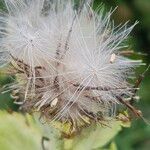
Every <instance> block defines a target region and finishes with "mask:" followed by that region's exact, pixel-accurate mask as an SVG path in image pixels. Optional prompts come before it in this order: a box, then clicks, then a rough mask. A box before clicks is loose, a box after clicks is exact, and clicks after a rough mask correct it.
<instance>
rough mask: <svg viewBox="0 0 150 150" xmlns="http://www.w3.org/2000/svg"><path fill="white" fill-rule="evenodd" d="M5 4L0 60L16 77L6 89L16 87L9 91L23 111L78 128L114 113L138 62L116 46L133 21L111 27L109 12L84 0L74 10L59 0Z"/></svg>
mask: <svg viewBox="0 0 150 150" xmlns="http://www.w3.org/2000/svg"><path fill="white" fill-rule="evenodd" d="M5 4H6V7H7V12H3V13H1V14H0V44H1V47H0V48H1V54H2V56H1V60H0V63H1V64H7V65H6V67H7V68H8V69H7V70H8V71H9V73H10V74H12V75H15V76H16V81H15V83H13V84H11V85H9V86H8V87H7V88H8V90H15V91H16V90H17V91H18V96H14V95H13V96H14V97H15V98H16V102H17V103H19V104H20V105H21V108H22V109H23V110H25V111H27V112H33V111H39V112H41V114H42V115H44V116H45V117H46V118H48V119H50V120H51V121H54V120H61V121H63V122H71V123H72V125H73V126H74V127H78V126H79V125H80V124H83V123H87V122H88V121H103V120H105V119H106V118H108V117H114V116H115V115H116V107H117V106H118V105H119V103H120V98H121V99H124V98H130V97H132V95H133V93H134V88H133V86H132V85H130V84H129V82H128V79H129V78H132V77H133V73H134V71H133V69H134V68H135V67H136V66H138V65H139V64H140V61H133V60H130V59H128V58H126V57H124V56H122V55H121V53H120V51H121V50H123V49H125V48H126V47H127V46H128V45H126V42H125V41H126V39H127V37H128V35H129V33H130V32H131V31H132V29H133V28H134V26H135V25H136V23H135V24H134V25H132V26H130V27H128V23H125V24H124V25H119V26H116V27H115V26H114V23H113V21H111V20H110V17H111V14H112V12H113V11H109V12H107V13H103V11H102V10H101V9H100V10H99V13H98V12H94V11H93V10H92V8H91V6H90V5H89V3H88V2H85V3H84V4H81V6H79V8H78V9H75V7H74V3H73V2H72V1H65V0H64V1H59V0H56V1H50V0H5ZM8 71H7V72H8ZM13 93H14V92H13ZM15 94H16V93H15ZM87 118H88V119H87Z"/></svg>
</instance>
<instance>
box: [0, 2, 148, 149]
mask: <svg viewBox="0 0 150 150" xmlns="http://www.w3.org/2000/svg"><path fill="white" fill-rule="evenodd" d="M101 3H103V4H104V5H105V7H106V9H108V10H109V9H110V8H115V7H116V6H118V8H117V9H116V11H115V12H114V14H113V15H112V18H113V19H114V20H115V23H116V24H119V23H124V22H126V21H128V20H130V22H129V24H131V25H132V24H133V23H134V22H135V21H139V24H137V25H136V27H135V28H134V30H133V32H132V34H131V35H132V37H130V38H129V41H128V42H129V44H130V45H131V46H130V47H129V48H128V49H129V50H134V51H136V52H138V53H139V52H141V53H143V54H144V55H135V56H134V58H135V59H142V60H143V61H144V62H145V63H146V64H147V65H148V64H149V63H150V0H95V2H94V8H97V6H99V5H100V4H101ZM0 8H1V9H4V8H3V2H2V0H0ZM145 54H146V55H145ZM145 68H146V66H142V67H140V68H139V69H138V70H137V76H138V75H139V74H140V73H142V72H143V71H144V70H145ZM11 81H12V79H11V78H9V77H5V76H3V75H2V74H1V73H0V88H1V87H2V86H3V85H4V84H6V83H10V82H11ZM138 94H139V95H140V98H141V99H140V101H139V103H138V104H135V105H136V106H137V107H138V108H140V109H141V110H142V112H143V115H144V117H145V118H146V119H147V120H149V122H150V70H149V71H148V72H147V74H146V76H145V78H144V80H143V82H142V84H141V86H140V90H139V92H138ZM17 108H18V107H17V106H16V105H14V104H13V100H12V99H11V98H10V96H9V94H8V93H7V94H3V95H1V96H0V109H6V110H8V111H11V110H16V111H17V110H18V109H17ZM114 141H115V142H116V143H117V147H118V149H119V150H149V149H150V125H148V124H146V123H145V122H144V121H143V120H141V119H138V120H134V121H133V123H132V126H131V128H127V129H124V130H123V131H121V132H120V134H119V135H118V136H117V137H116V138H115V139H114Z"/></svg>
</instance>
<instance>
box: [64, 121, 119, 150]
mask: <svg viewBox="0 0 150 150" xmlns="http://www.w3.org/2000/svg"><path fill="white" fill-rule="evenodd" d="M121 128H122V127H121V125H120V122H119V121H115V120H114V121H111V122H110V124H109V127H106V126H105V127H104V126H101V125H98V124H96V125H92V126H91V127H88V128H86V129H83V130H82V132H81V134H80V135H77V136H76V137H75V138H73V139H72V140H71V139H69V141H68V140H67V139H66V140H65V142H66V150H92V149H96V148H100V147H103V146H104V145H106V144H107V143H108V142H110V140H111V139H112V138H113V137H114V136H115V135H116V134H117V133H118V132H119V131H120V130H121ZM67 144H68V145H69V146H68V147H67Z"/></svg>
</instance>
